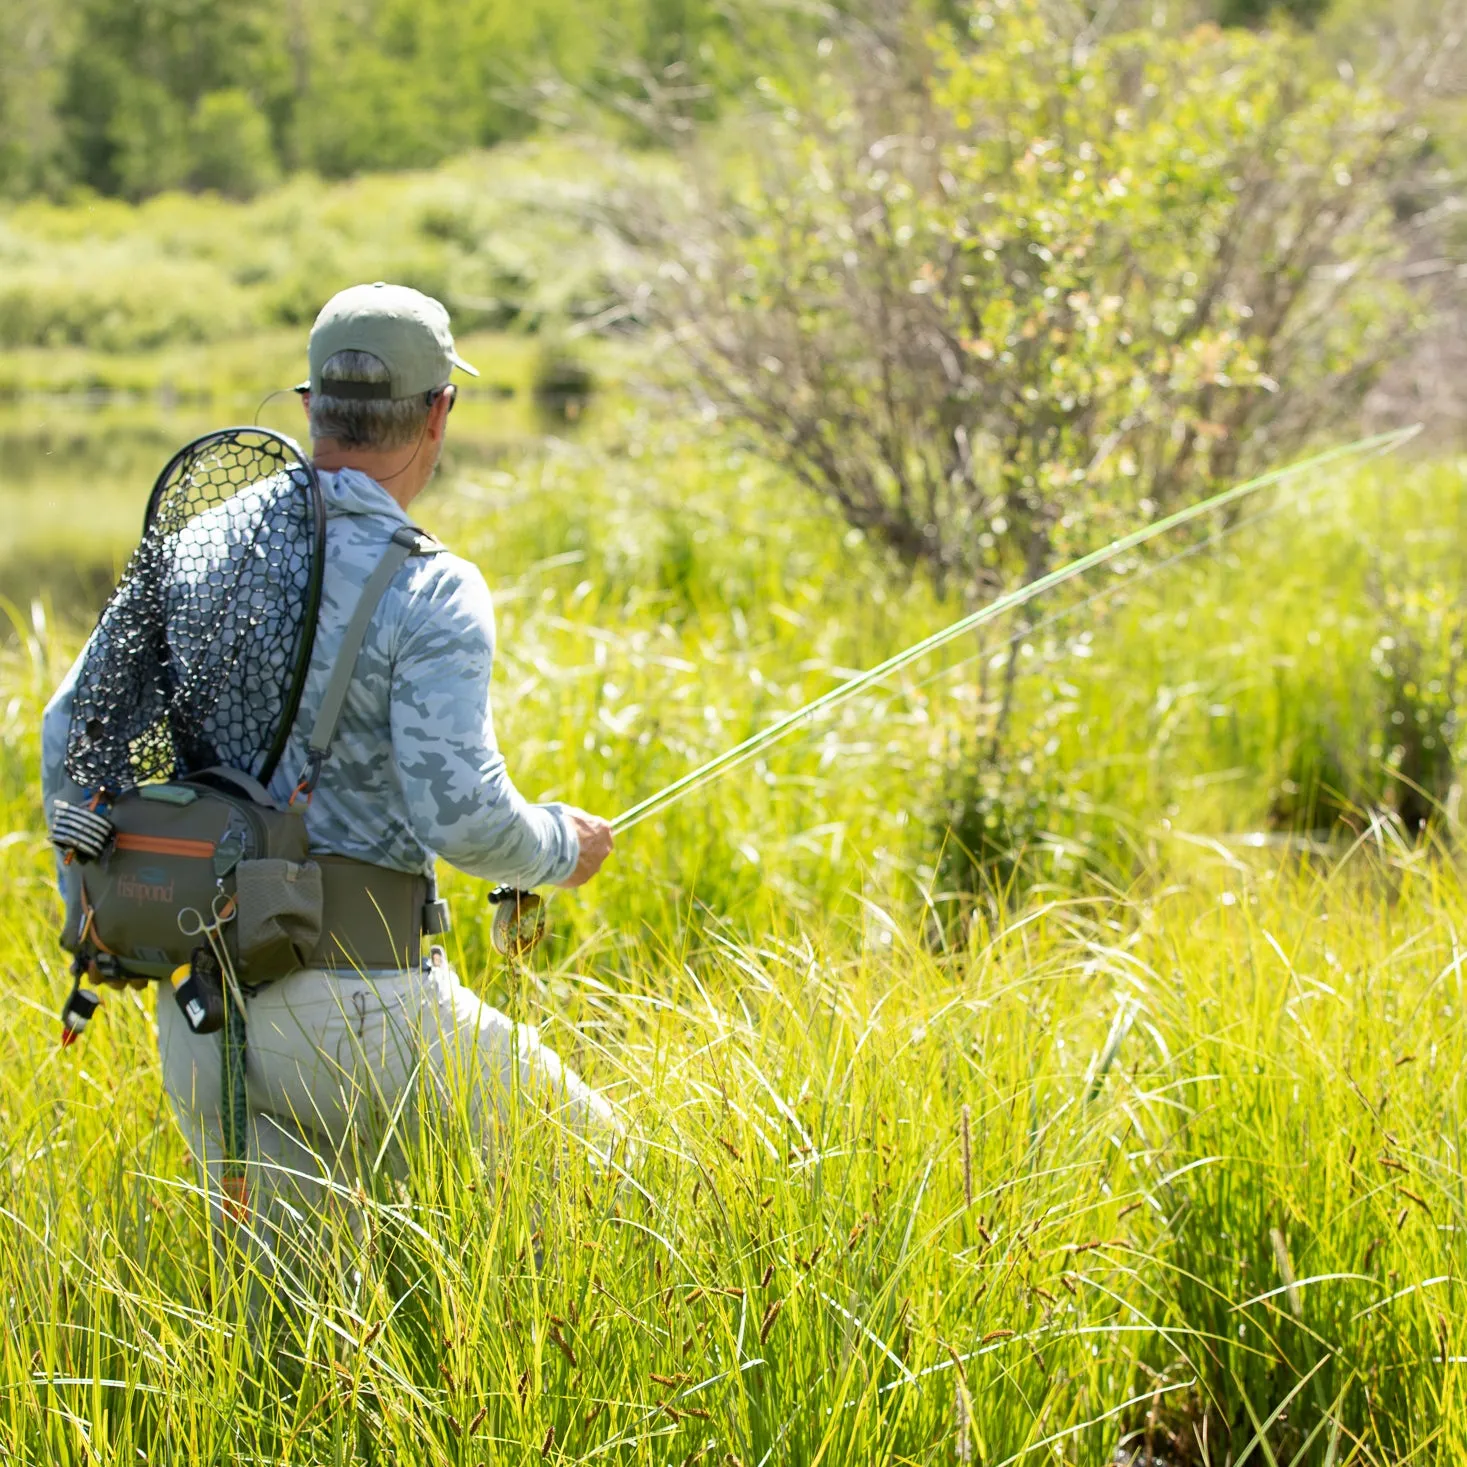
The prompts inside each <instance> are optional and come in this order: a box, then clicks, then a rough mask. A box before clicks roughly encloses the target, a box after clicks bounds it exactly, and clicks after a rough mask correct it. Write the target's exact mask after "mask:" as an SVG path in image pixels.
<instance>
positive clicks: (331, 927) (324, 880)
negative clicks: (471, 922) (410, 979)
mask: <svg viewBox="0 0 1467 1467" xmlns="http://www.w3.org/2000/svg"><path fill="white" fill-rule="evenodd" d="M312 859H313V860H315V861H316V862H317V864H318V865H319V866H320V867H321V940H320V941H319V942H318V943H317V944H316V947H315V950H314V951H313V952H312V953H311V956H310V960H309V966H310V967H313V968H338V969H370V968H400V969H411V968H416V967H417V966H418V965H419V964H420V963H421V962H422V955H423V942H422V938H423V931H424V928H425V925H426V920H427V919H426V911H427V908H428V903H429V899H430V896H431V893H430V890H429V885H428V878H427V877H426V876H422V875H415V874H413V873H412V872H408V871H393V870H390V869H389V868H388V867H386V866H373V865H372V864H370V863H369V862H367V861H353V860H352V859H351V858H350V857H348V856H324V855H323V856H314V857H313V858H312Z"/></svg>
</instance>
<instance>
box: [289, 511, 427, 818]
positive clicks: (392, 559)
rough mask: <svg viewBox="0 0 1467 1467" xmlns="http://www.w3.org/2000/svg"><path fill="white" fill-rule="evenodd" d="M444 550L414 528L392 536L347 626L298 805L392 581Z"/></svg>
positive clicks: (310, 743) (316, 776) (314, 729)
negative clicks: (416, 561) (412, 561)
mask: <svg viewBox="0 0 1467 1467" xmlns="http://www.w3.org/2000/svg"><path fill="white" fill-rule="evenodd" d="M442 549H443V547H442V546H441V545H440V544H439V543H438V542H437V541H436V540H435V539H434V538H433V537H432V536H431V535H427V534H424V532H423V531H422V530H420V529H418V528H417V527H416V526H414V525H402V526H401V527H400V528H398V529H396V530H394V531H393V533H392V539H391V540H390V541H389V542H388V545H387V549H386V550H385V551H384V552H383V555H382V559H381V560H379V561H378V562H377V568H376V570H374V571H373V572H372V574H371V575H370V576H369V577H368V579H367V584H366V585H365V586H363V587H362V594H361V595H360V596H359V597H358V598H357V604H356V610H355V611H353V612H352V615H351V620H350V621H349V622H348V623H347V625H346V634H345V635H344V636H343V637H342V639H341V650H340V651H339V652H337V654H336V664H335V666H334V667H332V669H331V678H330V680H329V681H328V682H327V684H326V691H325V693H323V694H322V696H321V706H320V707H319V708H318V709H317V710H316V721H315V723H313V724H312V725H311V733H310V737H309V739H308V740H307V743H306V768H305V773H304V774H302V775H301V782H300V783H299V784H298V785H297V786H296V787H295V793H294V794H293V795H291V797H290V800H291V803H292V804H294V803H295V801H296V799H297V797H298V796H300V795H304V796H305V797H306V800H307V803H309V801H310V798H311V795H312V793H313V792H314V791H315V788H316V785H317V783H318V782H319V781H320V778H321V769H322V767H323V766H324V765H325V763H326V760H327V758H328V756H329V755H330V753H331V745H332V743H333V741H334V740H335V738H336V729H337V725H338V724H339V723H340V722H341V712H342V709H343V708H345V707H346V695H347V692H348V690H349V689H350V687H351V680H352V677H353V676H354V674H355V673H356V666H357V657H358V656H359V655H360V654H361V650H362V643H363V642H365V641H366V640H367V629H368V628H369V627H370V626H371V624H372V618H373V616H375V615H376V613H377V607H378V605H379V604H380V602H381V600H382V597H383V596H384V595H385V594H386V592H387V588H388V586H390V585H391V584H392V578H393V577H394V576H395V575H396V574H397V573H398V571H400V570H401V569H402V568H403V566H404V565H405V564H406V563H407V561H408V559H409V558H410V557H411V556H414V555H436V554H437V553H438V551H440V550H442Z"/></svg>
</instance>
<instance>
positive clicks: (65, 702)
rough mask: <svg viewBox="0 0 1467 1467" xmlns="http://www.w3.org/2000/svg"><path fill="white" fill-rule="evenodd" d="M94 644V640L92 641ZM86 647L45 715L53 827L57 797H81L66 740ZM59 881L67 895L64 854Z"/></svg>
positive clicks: (47, 809) (45, 778)
mask: <svg viewBox="0 0 1467 1467" xmlns="http://www.w3.org/2000/svg"><path fill="white" fill-rule="evenodd" d="M88 645H90V644H88ZM86 655H87V653H86V648H85V647H84V648H83V649H82V652H81V655H80V656H79V657H78V658H77V659H76V661H75V662H74V663H73V664H72V667H71V671H70V672H68V673H67V674H66V676H65V677H64V678H63V679H62V681H61V686H60V687H59V688H57V689H56V691H55V692H54V693H53V694H52V695H51V701H50V702H49V703H47V704H46V711H45V712H44V713H43V714H42V715H41V804H42V808H43V811H44V814H45V817H46V826H47V828H48V829H49V828H50V826H51V822H52V819H53V817H54V814H55V811H54V808H53V807H54V804H55V801H56V800H57V799H66V800H72V801H79V800H80V799H81V798H82V790H81V789H80V787H79V786H77V785H76V784H74V783H73V782H72V780H71V779H70V778H69V777H68V776H67V773H66V741H67V738H68V737H69V736H70V733H71V709H72V704H73V703H74V702H75V700H76V680H77V678H78V676H80V674H81V666H82V661H83V659H84V658H85V657H86ZM56 882H57V885H58V886H59V887H60V888H61V894H62V896H63V898H65V897H67V883H66V880H65V868H64V867H63V866H62V864H61V857H60V856H59V855H58V856H57V858H56Z"/></svg>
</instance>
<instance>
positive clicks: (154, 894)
mask: <svg viewBox="0 0 1467 1467" xmlns="http://www.w3.org/2000/svg"><path fill="white" fill-rule="evenodd" d="M117 895H118V896H120V897H121V898H122V899H123V900H124V901H129V902H171V901H172V900H173V879H172V877H170V876H169V874H168V872H167V871H165V870H163V869H162V868H161V867H158V866H144V867H142V868H140V869H139V871H138V872H137V874H136V875H135V876H119V877H118V878H117Z"/></svg>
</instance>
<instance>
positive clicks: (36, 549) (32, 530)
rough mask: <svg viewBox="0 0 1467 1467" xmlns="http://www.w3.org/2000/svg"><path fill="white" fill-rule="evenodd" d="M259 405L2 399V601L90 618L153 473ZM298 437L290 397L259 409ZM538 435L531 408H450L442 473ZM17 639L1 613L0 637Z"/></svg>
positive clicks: (252, 416)
mask: <svg viewBox="0 0 1467 1467" xmlns="http://www.w3.org/2000/svg"><path fill="white" fill-rule="evenodd" d="M257 411H258V404H257V403H255V402H249V403H239V404H225V405H222V406H219V407H216V408H215V409H213V410H212V411H211V410H210V409H208V408H201V407H199V406H198V405H188V406H180V407H177V408H169V407H167V406H164V405H161V404H159V403H157V402H156V401H151V400H133V401H129V400H125V399H124V400H117V399H112V400H109V401H98V402H93V401H88V400H86V399H65V400H56V399H49V400H48V399H34V400H30V401H20V402H9V403H4V404H0V598H3V599H4V601H6V602H9V603H11V605H12V606H13V607H14V608H16V609H17V610H18V611H19V612H21V613H22V614H23V619H24V620H25V621H26V622H29V620H30V615H29V608H30V605H31V603H32V602H33V601H39V602H40V603H41V604H42V605H43V606H44V607H45V609H46V612H47V615H48V616H49V617H50V618H51V619H52V620H53V622H58V623H60V624H62V625H78V626H86V625H88V624H90V623H91V621H92V620H93V619H94V618H95V616H96V614H97V612H98V611H99V610H100V609H101V606H102V603H103V602H104V601H105V600H106V598H107V595H108V593H109V592H110V590H111V589H112V586H113V585H114V584H115V582H116V579H117V576H118V574H119V572H120V571H121V569H122V567H123V565H124V564H125V563H126V560H127V557H128V554H129V553H130V552H131V550H132V548H133V546H134V545H135V544H136V542H137V538H138V535H139V533H140V531H141V529H142V520H143V512H144V510H145V508H146V506H147V502H148V495H149V493H150V491H151V489H152V486H153V481H154V479H155V478H156V477H157V475H158V473H159V471H160V470H161V469H162V468H163V466H164V464H166V463H167V461H168V460H169V459H170V458H171V457H172V455H173V454H174V453H175V452H176V451H177V450H178V449H179V448H181V447H182V446H183V445H184V444H185V443H187V442H188V441H189V440H190V439H192V438H195V437H197V436H198V435H199V434H201V433H207V432H209V431H211V430H213V429H215V428H221V427H225V426H227V425H229V424H231V423H238V422H251V421H255V420H256V413H257ZM258 421H259V422H260V423H261V424H262V425H263V426H266V427H270V428H275V429H277V430H278V431H281V432H285V433H289V434H291V435H292V436H297V437H299V436H301V435H302V434H303V431H304V425H303V422H302V418H301V412H300V408H299V405H298V404H297V403H296V401H295V400H294V398H293V397H285V398H278V399H276V400H275V401H274V402H272V403H270V404H269V405H268V406H267V407H266V409H265V410H264V411H263V412H261V413H260V414H259V418H258ZM535 439H536V430H535V424H534V422H533V420H532V419H531V418H530V417H529V415H528V413H527V409H526V406H525V405H524V404H522V403H517V402H514V401H502V400H501V401H495V400H475V399H474V398H473V397H472V395H470V394H466V395H465V398H464V400H463V401H462V402H461V404H460V405H459V406H458V407H457V408H456V409H455V412H454V418H453V432H452V434H451V435H450V442H449V448H448V451H447V452H446V453H445V455H444V467H443V472H444V474H445V475H447V476H452V475H455V474H460V473H462V474H468V475H472V473H473V472H474V471H475V470H477V469H482V468H484V467H487V466H493V465H495V464H500V463H503V462H504V461H505V459H507V458H509V457H511V456H513V455H514V454H516V453H517V452H521V451H523V450H524V449H525V448H527V447H529V446H531V445H532V444H533V443H534V442H535ZM11 635H13V632H12V630H11V628H10V624H9V617H8V616H7V615H5V614H3V613H0V638H5V637H8V636H11Z"/></svg>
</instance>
